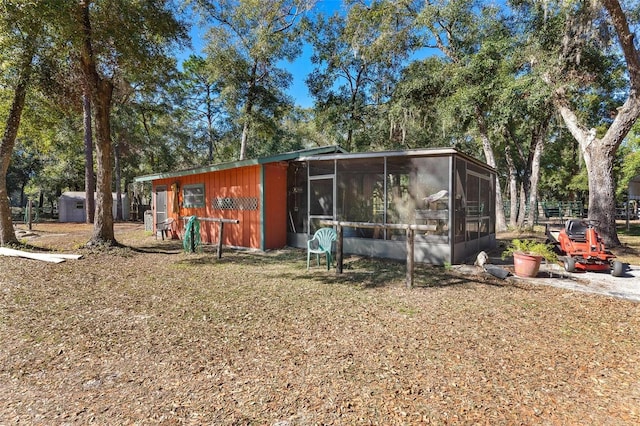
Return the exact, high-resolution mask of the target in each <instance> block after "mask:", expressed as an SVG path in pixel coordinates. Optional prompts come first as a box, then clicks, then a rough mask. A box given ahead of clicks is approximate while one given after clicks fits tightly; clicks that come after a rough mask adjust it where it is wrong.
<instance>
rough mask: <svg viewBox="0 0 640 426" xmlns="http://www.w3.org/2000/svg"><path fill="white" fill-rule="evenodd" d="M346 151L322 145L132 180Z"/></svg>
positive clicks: (145, 180)
mask: <svg viewBox="0 0 640 426" xmlns="http://www.w3.org/2000/svg"><path fill="white" fill-rule="evenodd" d="M345 152H346V151H345V150H344V149H343V148H342V147H340V146H339V145H330V146H323V147H319V148H309V149H302V150H299V151H291V152H286V153H284V154H278V155H272V156H269V157H262V158H255V159H249V160H239V161H231V162H228V163H219V164H213V165H209V166H203V167H196V168H193V169H186V170H179V171H175V172H164V173H153V174H149V175H143V176H136V177H135V178H133V181H134V182H149V181H154V180H158V179H169V178H176V177H182V176H191V175H197V174H201V173H210V172H218V171H222V170H229V169H236V168H240V167H247V166H254V165H261V164H269V163H278V162H280V161H292V160H297V159H299V158H301V157H303V156H309V155H313V156H316V155H318V156H322V155H325V154H335V153H345Z"/></svg>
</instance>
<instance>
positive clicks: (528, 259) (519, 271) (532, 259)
mask: <svg viewBox="0 0 640 426" xmlns="http://www.w3.org/2000/svg"><path fill="white" fill-rule="evenodd" d="M541 262H542V256H535V255H530V254H524V253H514V254H513V266H514V270H515V274H516V275H517V276H519V277H523V278H533V277H535V276H537V275H538V271H539V270H540V263H541Z"/></svg>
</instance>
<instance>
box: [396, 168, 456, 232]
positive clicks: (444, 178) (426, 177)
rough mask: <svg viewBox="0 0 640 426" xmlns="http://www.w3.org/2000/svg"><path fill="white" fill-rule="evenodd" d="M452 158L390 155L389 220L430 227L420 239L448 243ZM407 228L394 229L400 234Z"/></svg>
mask: <svg viewBox="0 0 640 426" xmlns="http://www.w3.org/2000/svg"><path fill="white" fill-rule="evenodd" d="M449 167H450V163H449V157H444V156H443V157H440V156H438V157H417V158H415V157H414V158H406V157H389V158H388V160H387V223H408V224H420V225H426V226H428V227H429V230H427V231H420V232H419V233H418V234H416V238H418V239H430V240H437V241H438V242H447V241H448V235H449V226H450V224H449V195H450V194H449V180H450V176H451V173H450V170H449ZM403 233H404V231H402V230H400V231H393V232H391V234H392V235H397V236H398V237H400V236H401V235H402V234H403Z"/></svg>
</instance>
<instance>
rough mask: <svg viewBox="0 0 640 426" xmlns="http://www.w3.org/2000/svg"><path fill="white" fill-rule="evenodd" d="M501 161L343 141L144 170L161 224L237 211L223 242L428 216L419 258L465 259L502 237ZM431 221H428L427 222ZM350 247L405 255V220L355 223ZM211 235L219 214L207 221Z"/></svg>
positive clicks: (277, 239)
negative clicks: (498, 225) (356, 149)
mask: <svg viewBox="0 0 640 426" xmlns="http://www.w3.org/2000/svg"><path fill="white" fill-rule="evenodd" d="M495 179H496V174H495V171H494V170H493V169H492V168H491V167H489V166H487V165H486V164H484V163H483V162H481V161H479V160H476V159H474V158H472V157H470V156H468V155H466V154H463V153H461V152H459V151H457V150H456V149H453V148H438V149H415V150H402V151H385V152H366V153H347V152H345V151H344V150H343V149H342V148H340V147H339V146H327V147H321V148H312V149H306V150H301V151H295V152H289V153H284V154H280V155H274V156H269V157H264V158H259V159H252V160H241V161H235V162H228V163H221V164H215V165H211V166H205V167H198V168H193V169H188V170H182V171H175V172H167V173H157V174H151V175H145V176H139V177H136V178H135V179H134V181H135V182H151V185H152V194H153V197H152V206H151V208H152V211H153V216H154V227H155V224H157V223H159V222H161V221H164V220H165V219H167V218H169V217H172V218H174V219H175V222H174V225H173V226H174V228H173V232H172V235H173V236H174V237H176V238H180V237H182V236H183V233H184V228H185V223H186V220H187V219H188V218H189V217H191V216H197V217H200V218H207V219H234V220H238V221H239V223H237V224H226V225H225V227H224V234H223V241H222V242H223V244H224V245H227V246H232V247H246V248H254V249H260V250H268V249H277V248H282V247H284V246H287V245H289V246H293V247H301V248H305V247H306V241H307V239H308V238H310V236H311V235H313V233H314V232H315V231H316V230H317V229H318V228H319V227H322V226H326V225H325V224H323V223H322V222H321V221H327V220H340V221H349V222H368V223H371V222H373V223H380V224H421V225H426V226H424V227H423V228H422V229H421V230H420V231H419V232H417V234H416V237H415V251H414V253H415V260H416V261H418V262H425V263H432V264H445V263H459V262H461V261H463V260H465V259H467V258H468V257H470V256H473V255H475V254H476V253H477V252H478V251H480V250H485V249H488V248H491V247H494V246H495V242H496V240H495ZM425 229H426V230H425ZM347 231H348V230H345V233H344V237H345V238H344V246H343V250H344V252H345V253H351V254H362V255H369V256H375V257H386V258H394V259H405V258H406V241H405V238H406V234H405V233H404V231H402V230H400V229H375V230H374V229H353V230H351V232H347ZM200 232H201V238H202V241H203V242H206V243H214V242H217V241H218V224H217V223H215V222H210V221H206V220H205V221H202V222H201V227H200Z"/></svg>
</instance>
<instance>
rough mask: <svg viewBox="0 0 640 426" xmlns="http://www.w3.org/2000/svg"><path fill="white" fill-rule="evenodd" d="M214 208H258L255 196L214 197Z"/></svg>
mask: <svg viewBox="0 0 640 426" xmlns="http://www.w3.org/2000/svg"><path fill="white" fill-rule="evenodd" d="M212 204H213V208H214V210H258V199H257V198H256V197H224V198H214V199H213V201H212Z"/></svg>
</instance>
